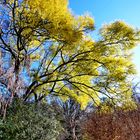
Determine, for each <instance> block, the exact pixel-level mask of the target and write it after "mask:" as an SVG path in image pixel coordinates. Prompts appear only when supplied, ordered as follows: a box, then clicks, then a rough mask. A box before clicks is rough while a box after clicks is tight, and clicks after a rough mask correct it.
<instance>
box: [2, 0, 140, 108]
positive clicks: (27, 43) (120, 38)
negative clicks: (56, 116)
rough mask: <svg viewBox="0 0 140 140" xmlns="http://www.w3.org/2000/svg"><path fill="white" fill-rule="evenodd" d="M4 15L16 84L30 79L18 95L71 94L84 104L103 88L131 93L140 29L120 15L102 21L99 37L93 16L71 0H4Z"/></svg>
mask: <svg viewBox="0 0 140 140" xmlns="http://www.w3.org/2000/svg"><path fill="white" fill-rule="evenodd" d="M0 19H1V22H0V23H1V26H0V27H1V33H0V48H1V50H2V51H5V52H6V54H8V55H9V61H10V64H9V65H11V66H13V69H14V71H13V74H14V76H13V79H14V84H13V87H16V86H17V83H18V82H19V81H20V80H22V81H23V83H26V84H25V86H24V87H23V88H22V90H19V91H16V90H15V91H12V92H11V94H12V95H13V97H21V96H22V97H23V99H24V101H27V100H32V101H33V100H34V101H35V102H39V101H41V100H43V99H45V98H46V97H47V96H48V95H52V96H59V97H60V98H62V99H63V100H67V99H68V97H70V98H72V99H74V100H76V101H77V102H79V103H80V104H81V108H84V107H85V106H86V105H87V103H88V102H90V101H94V103H95V104H96V105H98V104H99V103H100V95H101V94H104V95H106V96H108V97H112V94H113V95H114V96H116V95H117V96H119V97H120V98H121V97H123V98H129V97H130V95H131V90H130V88H129V87H130V86H131V83H130V81H129V78H128V77H129V75H133V74H134V73H135V70H134V66H133V64H132V62H131V49H132V48H134V47H135V46H136V45H137V43H138V42H139V33H140V32H139V30H135V29H133V28H132V27H130V26H128V25H127V24H125V23H124V22H122V21H116V22H114V23H111V24H109V25H105V26H103V27H102V28H101V30H100V32H99V35H100V37H99V39H98V40H97V41H94V40H93V39H92V38H91V37H90V34H89V32H90V31H92V30H93V29H94V21H93V19H92V18H91V17H90V16H88V15H85V16H75V15H73V14H72V13H71V12H70V10H69V9H68V1H67V0H47V1H41V0H22V1H21V0H9V1H6V3H4V4H3V2H2V3H1V18H0ZM5 20H7V22H4V21H5ZM3 23H5V24H6V26H5V25H3Z"/></svg>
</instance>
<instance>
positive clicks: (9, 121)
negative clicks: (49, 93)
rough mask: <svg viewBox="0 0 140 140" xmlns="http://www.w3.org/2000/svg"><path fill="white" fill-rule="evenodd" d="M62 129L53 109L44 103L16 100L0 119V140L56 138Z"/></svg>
mask: <svg viewBox="0 0 140 140" xmlns="http://www.w3.org/2000/svg"><path fill="white" fill-rule="evenodd" d="M61 131H62V127H61V124H60V122H59V120H58V118H57V115H56V114H55V112H54V111H53V109H52V108H51V107H50V106H49V105H46V104H44V105H43V104H42V105H35V104H23V103H21V102H16V103H14V104H13V105H12V107H11V108H9V109H8V111H7V118H6V120H5V121H4V122H3V121H2V120H0V140H56V139H57V137H58V136H59V134H60V133H61Z"/></svg>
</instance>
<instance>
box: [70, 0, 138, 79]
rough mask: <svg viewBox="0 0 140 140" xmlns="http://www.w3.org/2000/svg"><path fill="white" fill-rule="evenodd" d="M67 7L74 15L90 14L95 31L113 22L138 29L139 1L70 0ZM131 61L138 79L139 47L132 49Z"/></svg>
mask: <svg viewBox="0 0 140 140" xmlns="http://www.w3.org/2000/svg"><path fill="white" fill-rule="evenodd" d="M69 7H70V8H71V10H72V12H73V13H74V14H78V15H82V14H84V13H87V12H88V13H90V15H91V16H93V18H94V20H95V27H96V29H99V28H100V27H101V26H102V25H103V24H104V23H110V22H112V21H115V20H123V21H125V22H126V23H128V24H129V25H131V26H133V27H134V28H140V0H70V1H69ZM133 61H134V63H135V65H136V68H137V71H138V75H139V77H140V46H138V47H137V48H136V49H134V57H133Z"/></svg>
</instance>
